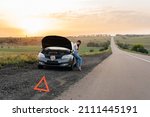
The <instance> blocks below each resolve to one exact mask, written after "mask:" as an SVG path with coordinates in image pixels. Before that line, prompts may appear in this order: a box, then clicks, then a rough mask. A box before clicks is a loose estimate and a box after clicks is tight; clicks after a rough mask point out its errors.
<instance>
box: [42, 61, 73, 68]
mask: <svg viewBox="0 0 150 117" xmlns="http://www.w3.org/2000/svg"><path fill="white" fill-rule="evenodd" d="M39 65H42V66H54V67H71V66H72V62H71V61H70V62H63V63H59V62H57V61H49V62H44V61H39Z"/></svg>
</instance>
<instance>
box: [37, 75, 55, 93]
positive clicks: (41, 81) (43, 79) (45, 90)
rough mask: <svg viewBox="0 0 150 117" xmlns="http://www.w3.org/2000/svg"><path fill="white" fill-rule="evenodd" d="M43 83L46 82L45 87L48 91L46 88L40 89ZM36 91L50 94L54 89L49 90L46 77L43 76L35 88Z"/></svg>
mask: <svg viewBox="0 0 150 117" xmlns="http://www.w3.org/2000/svg"><path fill="white" fill-rule="evenodd" d="M43 82H44V84H45V86H46V89H44V88H39V85H40V84H41V83H43ZM34 90H37V91H44V92H50V90H52V89H49V87H48V84H47V81H46V77H45V76H43V77H42V79H41V80H40V81H39V82H38V84H37V85H36V86H35V87H34Z"/></svg>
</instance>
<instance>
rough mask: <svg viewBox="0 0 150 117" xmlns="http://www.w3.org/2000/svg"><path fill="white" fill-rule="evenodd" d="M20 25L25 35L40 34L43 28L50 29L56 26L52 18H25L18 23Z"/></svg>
mask: <svg viewBox="0 0 150 117" xmlns="http://www.w3.org/2000/svg"><path fill="white" fill-rule="evenodd" d="M20 27H21V28H22V29H23V30H24V32H25V33H26V34H27V35H40V33H42V32H44V31H45V30H52V29H54V28H56V24H55V22H54V21H53V20H47V19H37V18H36V19H26V20H23V21H22V22H21V24H20Z"/></svg>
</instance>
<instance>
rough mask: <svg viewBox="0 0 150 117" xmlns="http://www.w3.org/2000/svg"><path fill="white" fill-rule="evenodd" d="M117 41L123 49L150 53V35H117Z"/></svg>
mask: <svg viewBox="0 0 150 117" xmlns="http://www.w3.org/2000/svg"><path fill="white" fill-rule="evenodd" d="M115 41H116V44H117V45H118V46H119V47H120V48H122V49H125V50H128V51H132V52H137V53H142V54H146V55H150V35H117V36H116V38H115Z"/></svg>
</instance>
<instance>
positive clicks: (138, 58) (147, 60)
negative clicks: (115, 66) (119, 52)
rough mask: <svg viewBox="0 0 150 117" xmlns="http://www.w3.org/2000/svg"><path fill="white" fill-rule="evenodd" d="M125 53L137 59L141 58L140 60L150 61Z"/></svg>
mask: <svg viewBox="0 0 150 117" xmlns="http://www.w3.org/2000/svg"><path fill="white" fill-rule="evenodd" d="M126 54H127V53H126ZM127 55H129V56H131V57H134V58H136V59H139V60H142V61H145V62H148V63H150V61H149V60H147V59H143V58H140V57H137V56H134V55H131V54H127Z"/></svg>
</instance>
